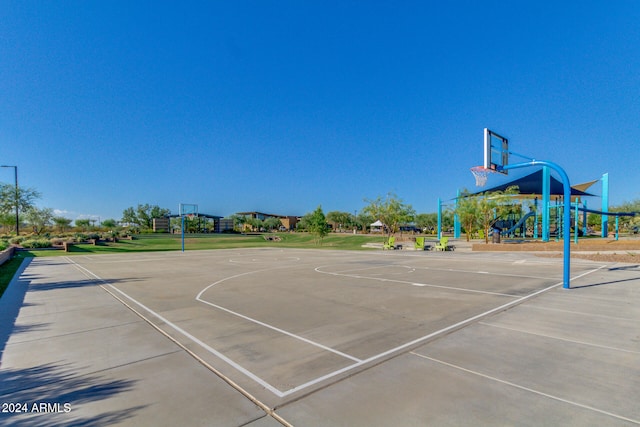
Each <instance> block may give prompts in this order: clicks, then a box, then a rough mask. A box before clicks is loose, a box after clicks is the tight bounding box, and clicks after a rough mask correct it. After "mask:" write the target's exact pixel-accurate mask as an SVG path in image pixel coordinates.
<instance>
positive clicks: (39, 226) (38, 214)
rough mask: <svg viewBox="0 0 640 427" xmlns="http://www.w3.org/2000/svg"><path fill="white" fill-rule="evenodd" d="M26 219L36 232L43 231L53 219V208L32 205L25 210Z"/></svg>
mask: <svg viewBox="0 0 640 427" xmlns="http://www.w3.org/2000/svg"><path fill="white" fill-rule="evenodd" d="M24 216H25V219H26V221H27V223H28V224H29V225H30V226H31V227H33V232H34V233H35V234H40V233H42V232H43V231H44V230H45V229H46V227H47V226H49V225H51V221H52V219H53V209H51V208H42V209H38V208H36V207H31V208H29V209H27V210H26V211H25V214H24Z"/></svg>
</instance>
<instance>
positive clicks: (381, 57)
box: [0, 0, 640, 219]
mask: <svg viewBox="0 0 640 427" xmlns="http://www.w3.org/2000/svg"><path fill="white" fill-rule="evenodd" d="M0 7H1V10H2V12H1V13H0V164H9V165H17V166H18V168H19V169H18V172H19V181H20V185H21V186H26V187H32V188H35V189H37V190H38V191H40V192H41V193H42V195H43V197H42V198H41V199H40V200H39V201H38V205H39V206H40V207H48V208H52V209H55V210H56V212H57V213H58V214H60V215H62V216H66V217H67V218H71V219H76V218H81V217H89V216H92V217H94V218H96V217H100V218H101V219H105V218H114V219H120V217H121V215H122V211H123V210H124V209H126V208H127V207H130V206H136V205H137V204H144V203H149V204H157V205H160V206H161V207H166V208H169V209H172V210H173V211H176V210H177V208H178V204H179V203H180V202H183V203H197V204H199V206H200V211H201V212H205V213H210V214H217V215H223V216H226V215H230V214H232V213H234V212H238V211H248V210H258V211H263V212H269V213H276V214H285V215H302V214H305V213H307V212H310V211H311V210H313V209H315V208H316V207H317V206H318V205H322V207H323V209H324V211H325V212H328V211H332V210H341V211H348V212H353V211H354V210H358V211H360V209H362V207H363V206H364V205H365V202H364V199H365V198H369V199H372V198H375V197H377V196H378V195H385V194H386V193H388V192H394V193H396V194H397V195H398V196H399V197H400V198H401V199H403V200H404V201H405V202H406V203H409V204H411V205H412V206H413V207H414V208H415V209H416V211H417V212H419V213H420V212H435V211H436V207H437V198H438V197H440V198H442V199H443V200H449V199H451V198H453V197H455V195H456V190H457V189H459V188H460V189H462V188H468V189H473V190H475V185H474V181H473V178H472V176H471V174H470V172H469V168H470V167H471V166H475V165H479V164H482V130H483V128H484V127H488V128H490V129H492V130H494V131H496V132H498V133H500V134H502V135H504V136H507V137H508V138H510V147H511V149H512V150H513V151H516V152H519V153H523V154H526V155H529V156H531V157H533V158H536V159H540V160H550V161H553V162H556V163H558V164H560V165H561V166H563V167H564V168H565V170H566V171H567V173H568V175H569V178H570V179H571V182H572V184H575V183H580V182H584V181H588V180H591V179H598V178H600V177H601V176H602V174H603V173H605V172H608V173H609V182H610V202H611V204H620V203H622V202H624V201H631V200H636V199H639V198H640V167H638V164H639V162H640V148H639V147H640V145H639V144H640V25H639V23H640V4H639V3H638V2H637V1H636V0H616V1H563V2H558V1H536V2H531V1H511V2H506V1H481V2H480V1H458V2H442V1H437V2H436V1H415V2H407V1H397V0H395V1H387V2H380V1H368V2H361V1H322V2H309V1H281V2H270V1H257V0H256V1H250V2H246V1H204V2H172V3H168V2H162V1H148V2H146V1H100V2H98V1H84V0H83V1H40V0H38V1H25V0H19V1H8V0H0ZM529 172H533V170H530V169H527V170H520V171H512V174H511V175H510V176H509V177H510V178H513V177H515V176H518V175H523V174H525V173H529ZM0 182H5V183H13V171H12V170H11V169H0ZM500 182H502V181H501V180H500V179H498V177H494V178H491V179H490V181H489V185H493V184H498V183H500ZM593 190H594V191H595V192H597V193H599V191H600V190H599V184H596V185H595V186H594V187H593ZM599 204H600V199H594V200H593V201H591V202H590V206H598V205H599Z"/></svg>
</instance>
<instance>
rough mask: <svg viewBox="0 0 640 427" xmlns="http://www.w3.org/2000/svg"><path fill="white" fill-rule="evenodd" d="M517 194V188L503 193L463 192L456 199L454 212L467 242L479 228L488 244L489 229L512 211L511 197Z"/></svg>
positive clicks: (513, 187) (510, 188) (514, 187)
mask: <svg viewBox="0 0 640 427" xmlns="http://www.w3.org/2000/svg"><path fill="white" fill-rule="evenodd" d="M517 193H518V187H517V186H511V187H509V188H507V189H506V190H505V191H485V192H484V193H479V194H470V193H469V192H468V191H467V190H464V191H463V192H462V194H461V195H460V197H459V198H458V206H457V207H456V208H455V209H454V212H455V213H456V214H457V215H458V217H459V218H460V223H461V224H462V226H463V227H464V229H465V231H466V235H467V241H469V239H470V237H471V235H472V234H473V233H474V232H475V231H476V230H477V229H478V228H479V227H481V228H482V229H483V230H484V240H485V243H489V229H490V228H491V227H492V226H493V224H495V223H496V221H497V220H498V219H499V218H500V217H501V216H502V215H504V214H506V213H509V212H511V211H513V209H514V205H513V204H512V203H510V202H511V200H512V198H511V196H512V195H514V194H517ZM518 209H519V207H518Z"/></svg>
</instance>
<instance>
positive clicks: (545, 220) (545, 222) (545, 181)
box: [542, 167, 551, 242]
mask: <svg viewBox="0 0 640 427" xmlns="http://www.w3.org/2000/svg"><path fill="white" fill-rule="evenodd" d="M549 181H550V174H549V168H547V167H544V168H542V241H543V242H548V241H549V223H550V216H549V199H550V198H551V184H550V182H549Z"/></svg>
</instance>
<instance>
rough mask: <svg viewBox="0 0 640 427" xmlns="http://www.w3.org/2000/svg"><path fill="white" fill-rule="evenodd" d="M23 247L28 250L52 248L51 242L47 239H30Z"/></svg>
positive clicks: (23, 243) (22, 244)
mask: <svg viewBox="0 0 640 427" xmlns="http://www.w3.org/2000/svg"><path fill="white" fill-rule="evenodd" d="M21 246H22V247H23V248H27V249H37V248H49V247H51V241H50V240H49V239H46V238H39V239H28V240H25V241H23V242H22V243H21Z"/></svg>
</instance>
